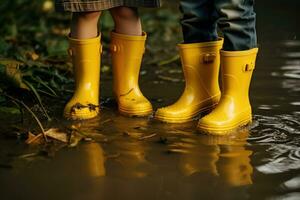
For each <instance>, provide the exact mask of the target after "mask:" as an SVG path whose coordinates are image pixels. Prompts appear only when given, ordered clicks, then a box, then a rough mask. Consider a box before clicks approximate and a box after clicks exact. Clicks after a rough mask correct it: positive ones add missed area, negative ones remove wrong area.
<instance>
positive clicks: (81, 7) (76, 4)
mask: <svg viewBox="0 0 300 200" xmlns="http://www.w3.org/2000/svg"><path fill="white" fill-rule="evenodd" d="M118 6H128V7H159V6H160V0H55V9H56V10H57V11H70V12H85V11H99V10H106V9H110V8H113V7H118Z"/></svg>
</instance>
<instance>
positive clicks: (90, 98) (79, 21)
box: [64, 12, 101, 119]
mask: <svg viewBox="0 0 300 200" xmlns="http://www.w3.org/2000/svg"><path fill="white" fill-rule="evenodd" d="M99 16H100V12H83V13H74V14H73V18H72V24H71V34H70V36H69V42H70V48H69V53H70V56H71V57H72V64H73V68H74V78H75V91H74V94H73V97H72V98H71V99H70V101H69V102H68V103H67V105H66V106H65V109H64V116H65V117H67V118H72V119H89V118H93V117H95V116H97V114H98V113H99V80H100V53H101V44H100V35H99V34H98V26H97V24H98V19H99Z"/></svg>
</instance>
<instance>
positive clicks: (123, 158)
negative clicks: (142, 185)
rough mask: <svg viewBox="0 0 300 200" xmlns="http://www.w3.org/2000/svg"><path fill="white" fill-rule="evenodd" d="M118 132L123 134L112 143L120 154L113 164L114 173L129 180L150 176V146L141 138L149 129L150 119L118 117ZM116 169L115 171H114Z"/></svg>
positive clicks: (116, 121)
mask: <svg viewBox="0 0 300 200" xmlns="http://www.w3.org/2000/svg"><path fill="white" fill-rule="evenodd" d="M115 127H116V132H118V133H119V134H122V135H123V136H124V137H120V139H118V140H114V141H113V142H112V150H113V151H116V153H117V154H118V156H117V158H115V159H114V160H113V162H112V163H111V164H113V165H114V166H115V168H113V167H112V168H111V169H112V170H110V171H111V172H112V173H115V174H116V175H117V176H122V177H127V178H143V177H146V176H148V174H149V173H150V171H151V170H152V167H153V166H152V165H151V164H150V163H149V162H148V161H147V160H146V152H147V150H148V146H147V145H146V143H145V142H143V141H140V140H139V138H141V137H142V136H144V134H145V132H144V131H146V129H147V127H148V119H144V118H130V119H129V118H126V117H123V116H118V117H117V118H116V119H115ZM113 169H115V170H113Z"/></svg>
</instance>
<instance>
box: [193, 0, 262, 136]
mask: <svg viewBox="0 0 300 200" xmlns="http://www.w3.org/2000/svg"><path fill="white" fill-rule="evenodd" d="M214 2H215V7H216V10H217V12H218V14H219V27H220V29H221V30H222V32H223V35H224V46H223V50H222V51H221V53H220V54H221V76H222V86H223V87H222V95H221V99H220V102H219V104H218V105H217V107H216V108H215V109H214V110H213V111H212V112H211V113H210V114H209V115H206V116H205V117H203V118H202V119H200V121H199V123H198V129H199V130H200V131H204V132H209V133H212V134H219V135H224V134H227V133H228V132H231V131H232V130H234V129H236V128H238V127H241V126H244V125H247V124H248V123H250V122H251V121H252V112H251V105H250V101H249V96H248V95H249V94H248V93H249V86H250V82H251V77H252V73H253V70H254V68H255V61H256V55H257V51H258V49H257V48H256V46H257V44H256V31H255V13H254V10H253V4H254V0H215V1H214Z"/></svg>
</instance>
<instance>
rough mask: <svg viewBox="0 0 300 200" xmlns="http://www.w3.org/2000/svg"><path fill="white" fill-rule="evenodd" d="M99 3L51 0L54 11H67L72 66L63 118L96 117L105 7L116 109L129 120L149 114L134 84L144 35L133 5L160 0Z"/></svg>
mask: <svg viewBox="0 0 300 200" xmlns="http://www.w3.org/2000/svg"><path fill="white" fill-rule="evenodd" d="M101 2H102V1H100V2H99V1H97V0H96V1H92V0H84V1H83V0H77V1H63V0H56V2H55V5H56V10H58V11H65V12H67V11H70V12H72V22H71V33H70V35H69V43H70V48H69V54H70V56H71V57H72V63H73V68H74V78H75V91H74V94H73V96H72V98H71V99H70V100H69V102H68V103H67V105H66V106H65V109H64V116H65V117H66V118H70V119H74V120H77V119H79V120H81V119H90V118H94V117H96V116H97V115H98V113H99V109H100V108H99V82H100V63H101V62H100V60H101V59H100V57H101V52H102V46H101V44H100V40H101V37H100V35H101V34H99V31H98V20H99V17H100V15H101V12H102V10H106V9H109V11H110V14H111V15H112V17H113V20H114V23H115V27H114V31H113V32H112V33H111V43H112V44H111V52H112V54H113V55H112V63H113V72H114V93H115V96H116V98H117V102H118V104H119V111H120V112H121V113H122V114H125V115H130V116H131V115H135V116H145V115H149V114H151V113H152V105H151V103H150V102H149V101H148V100H147V99H146V98H145V97H144V96H143V94H142V92H141V91H140V89H139V85H138V77H139V71H140V67H141V61H142V56H143V53H144V50H145V41H146V33H144V32H143V31H142V26H141V21H140V18H139V15H138V10H137V7H159V5H160V3H159V0H148V1H147V2H144V1H138V2H134V3H133V2H130V3H128V2H127V1H125V0H120V1H118V2H111V3H110V4H103V3H101ZM91 5H92V6H91ZM127 6H130V7H127Z"/></svg>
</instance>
